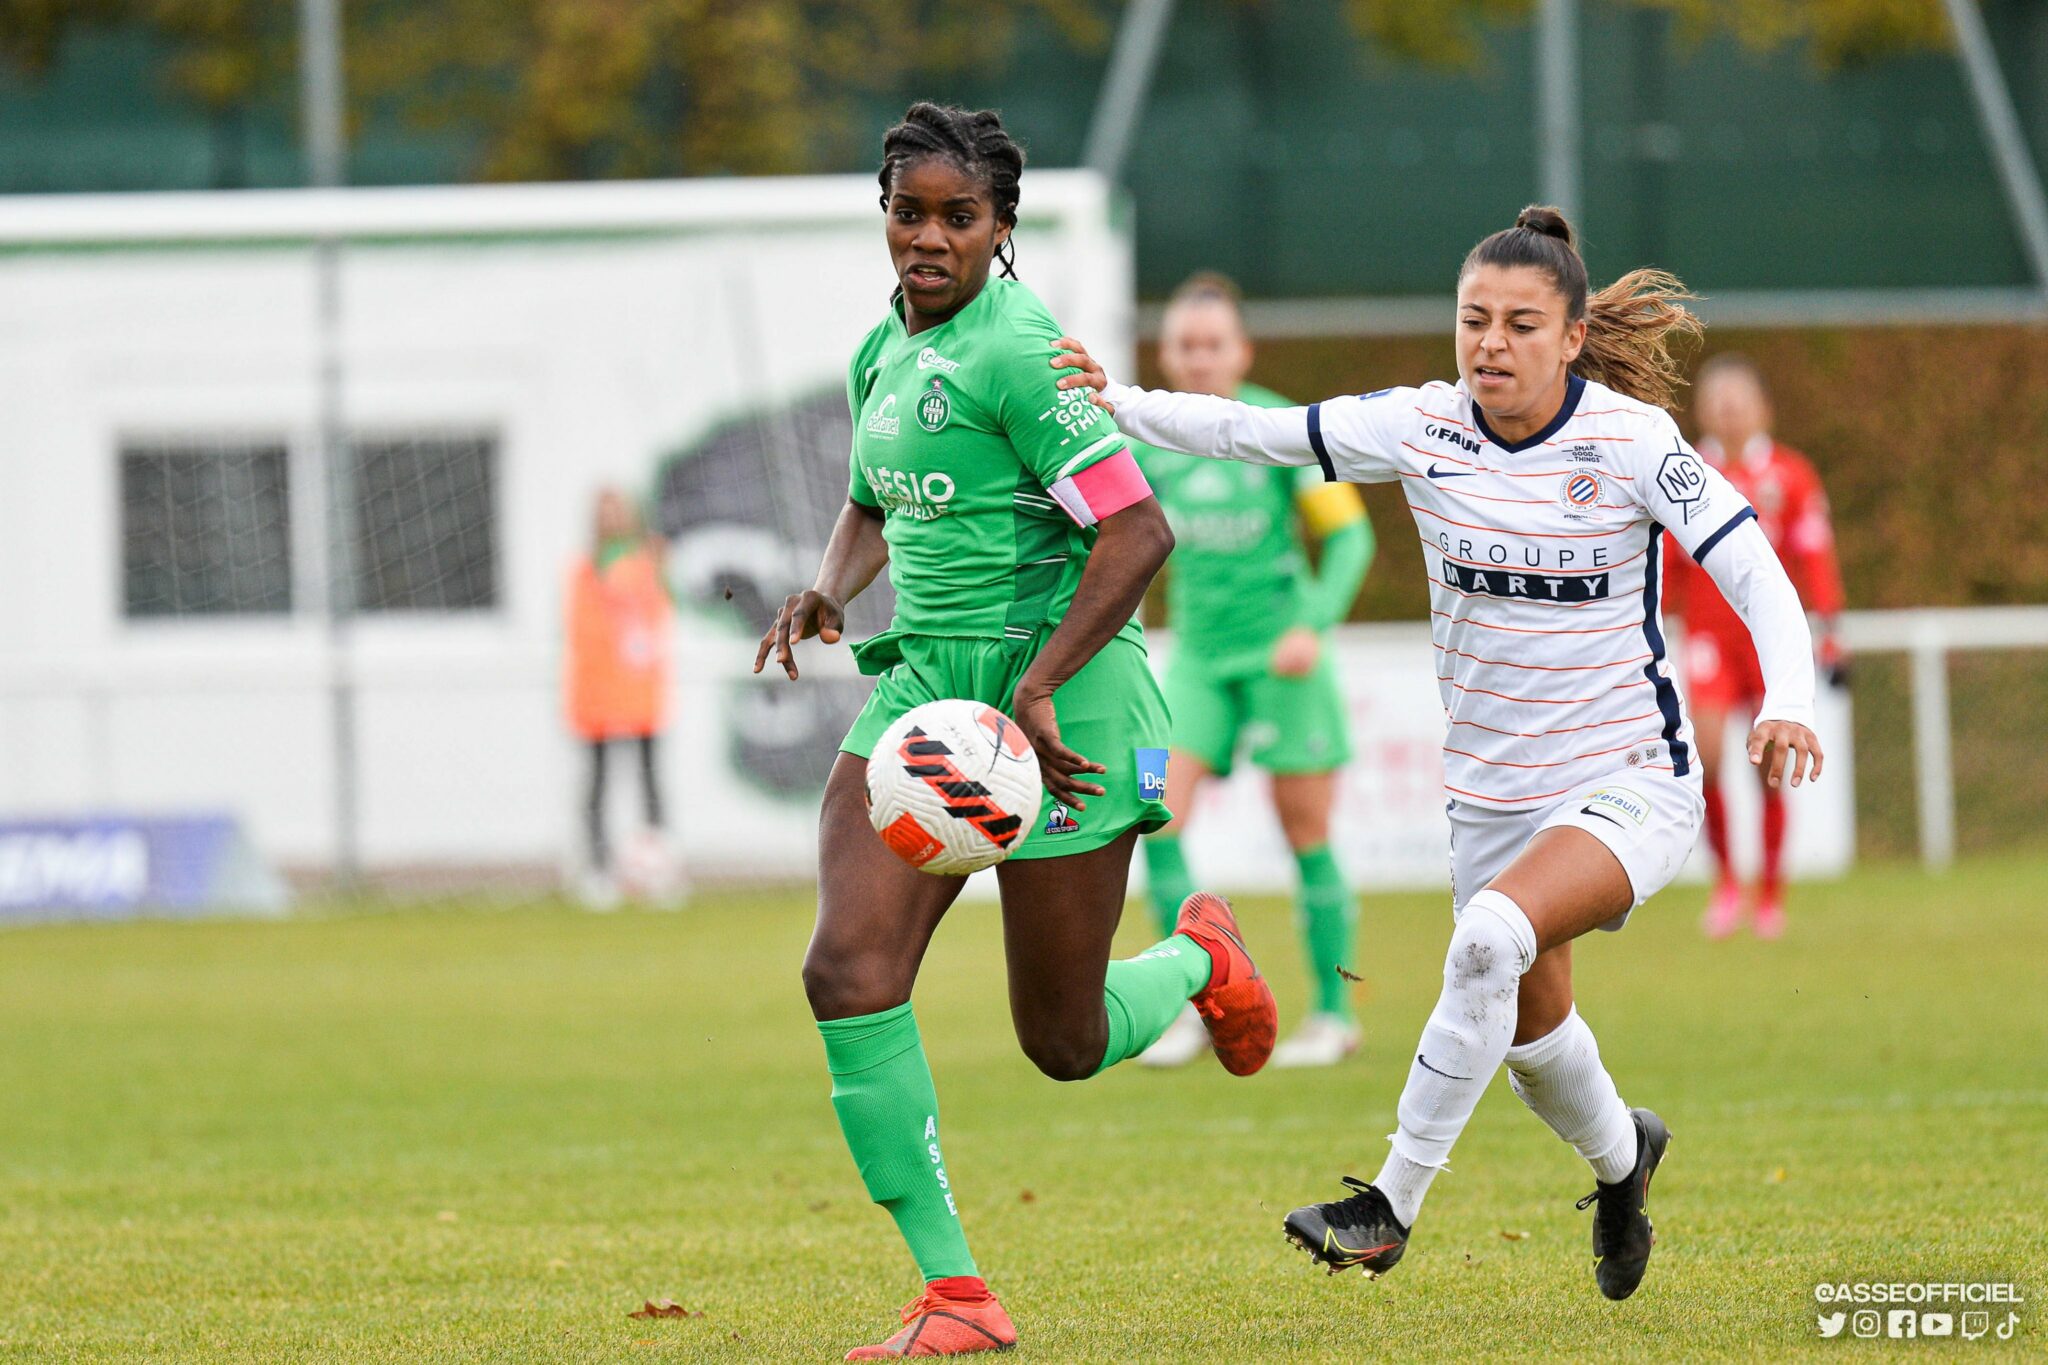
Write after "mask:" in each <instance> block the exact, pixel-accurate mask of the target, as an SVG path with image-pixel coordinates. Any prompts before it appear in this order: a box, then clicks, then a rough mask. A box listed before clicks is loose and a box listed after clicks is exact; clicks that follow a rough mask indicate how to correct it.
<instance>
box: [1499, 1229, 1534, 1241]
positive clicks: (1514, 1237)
mask: <svg viewBox="0 0 2048 1365" xmlns="http://www.w3.org/2000/svg"><path fill="white" fill-rule="evenodd" d="M1500 1235H1501V1237H1502V1239H1503V1240H1505V1241H1509V1242H1526V1241H1528V1240H1529V1234H1528V1233H1526V1232H1523V1231H1521V1230H1520V1229H1518V1228H1502V1229H1501V1230H1500Z"/></svg>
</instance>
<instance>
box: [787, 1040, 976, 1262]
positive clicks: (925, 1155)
mask: <svg viewBox="0 0 2048 1365" xmlns="http://www.w3.org/2000/svg"><path fill="white" fill-rule="evenodd" d="M818 1032H819V1033H820V1034H822V1035H823V1036H824V1039H825V1065H826V1067H827V1069H829V1070H830V1071H831V1073H832V1107H833V1108H834V1109H835V1110H837V1111H838V1113H839V1129H840V1131H841V1132H843V1133H845V1134H846V1145H847V1147H848V1149H850V1150H851V1151H852V1152H853V1161H854V1164H855V1165H856V1166H858V1167H860V1178H861V1180H862V1182H863V1183H865V1184H866V1185H867V1187H868V1197H869V1198H870V1199H872V1200H874V1201H875V1202H876V1203H877V1204H880V1205H881V1206H882V1207H883V1208H885V1209H887V1210H888V1211H889V1216H890V1217H891V1218H894V1219H895V1220H896V1230H897V1231H898V1232H900V1233H902V1234H903V1240H904V1241H905V1242H908V1243H909V1244H910V1254H911V1255H912V1256H915V1257H916V1258H917V1268H918V1269H919V1270H921V1271H923V1272H924V1277H925V1279H927V1280H936V1279H939V1278H941V1277H942V1276H946V1275H979V1274H980V1273H981V1272H980V1271H979V1270H976V1269H975V1267H974V1256H973V1255H972V1253H970V1252H969V1251H968V1250H967V1234H966V1233H964V1232H962V1231H961V1230H960V1215H959V1212H958V1211H957V1210H956V1209H955V1208H954V1207H953V1191H952V1187H951V1186H950V1185H949V1184H948V1183H947V1181H946V1166H945V1162H944V1160H943V1159H942V1158H941V1157H940V1155H939V1096H938V1092H937V1091H936V1090H934V1089H933V1088H932V1069H931V1065H930V1063H928V1062H926V1061H925V1057H924V1043H923V1042H922V1041H921V1040H920V1039H919V1038H918V1035H917V1017H916V1016H915V1015H913V1014H912V1013H911V1012H910V1003H909V1002H908V1001H905V1002H904V1003H903V1004H901V1005H898V1006H897V1007H896V1008H895V1009H893V1010H883V1011H882V1012H881V1013H880V1014H862V1015H857V1016H855V1017H854V1018H851V1019H821V1020H819V1021H818Z"/></svg>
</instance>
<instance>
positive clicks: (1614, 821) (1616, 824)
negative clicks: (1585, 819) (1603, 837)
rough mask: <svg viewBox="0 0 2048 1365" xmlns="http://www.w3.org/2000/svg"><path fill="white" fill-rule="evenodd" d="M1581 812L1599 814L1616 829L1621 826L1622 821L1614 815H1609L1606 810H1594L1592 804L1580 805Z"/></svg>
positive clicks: (1583, 813) (1582, 813)
mask: <svg viewBox="0 0 2048 1365" xmlns="http://www.w3.org/2000/svg"><path fill="white" fill-rule="evenodd" d="M1579 814H1581V815H1594V816H1598V817H1599V818H1600V819H1602V820H1605V821H1606V822H1607V823H1608V824H1610V825H1613V826H1614V827H1615V828H1616V829H1619V828H1621V821H1619V820H1617V819H1615V818H1614V817H1613V816H1611V815H1609V814H1608V813H1607V812H1606V811H1604V810H1594V809H1593V808H1592V807H1591V806H1580V807H1579Z"/></svg>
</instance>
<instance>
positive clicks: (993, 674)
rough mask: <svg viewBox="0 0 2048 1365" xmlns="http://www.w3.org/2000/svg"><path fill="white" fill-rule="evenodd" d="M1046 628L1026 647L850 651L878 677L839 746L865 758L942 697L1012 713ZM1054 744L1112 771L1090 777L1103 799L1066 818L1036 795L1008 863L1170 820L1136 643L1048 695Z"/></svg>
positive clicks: (1151, 688) (981, 644) (1104, 655)
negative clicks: (887, 733)
mask: <svg viewBox="0 0 2048 1365" xmlns="http://www.w3.org/2000/svg"><path fill="white" fill-rule="evenodd" d="M1051 633H1052V627H1051V626H1043V627H1040V629H1039V632H1038V634H1037V635H1035V636H1033V637H1032V638H1031V639H1029V640H1025V641H1019V642H1016V643H1006V642H1005V641H1002V640H984V639H954V638H951V637H948V636H939V635H898V634H894V633H890V634H884V635H878V636H876V637H875V638H874V639H872V640H868V641H866V642H864V643H863V644H861V645H860V646H859V647H857V648H856V649H855V650H854V655H855V657H856V658H858V659H859V661H860V667H861V671H862V672H863V673H879V674H880V677H879V678H878V679H877V681H876V683H875V690H874V692H873V693H872V694H871V695H870V696H869V697H868V703H867V705H866V706H863V707H862V708H861V712H860V715H859V716H857V717H855V718H854V722H853V728H852V729H850V730H848V731H847V732H846V738H845V740H843V741H842V742H841V743H840V745H839V747H840V749H841V750H843V751H844V752H846V753H849V754H856V755H858V756H859V757H861V758H866V757H867V756H868V755H869V754H871V753H873V752H874V748H875V743H876V741H878V740H880V739H881V737H882V732H883V731H884V730H886V729H888V728H889V726H890V725H891V724H892V723H894V722H895V720H896V718H897V717H898V716H900V715H902V714H903V713H904V712H905V711H908V710H909V709H910V708H911V707H913V706H917V705H919V704H921V703H923V702H928V701H936V700H938V699H939V698H941V697H967V698H970V699H971V700H974V701H979V702H986V703H987V704H988V705H990V706H994V707H996V708H998V709H1000V710H1002V711H1005V712H1007V711H1008V710H1009V709H1010V697H1011V693H1013V692H1015V691H1016V690H1017V680H1018V679H1019V678H1021V677H1023V676H1024V670H1025V669H1026V668H1027V667H1029V666H1030V663H1031V660H1032V659H1033V658H1035V657H1036V656H1037V654H1038V650H1039V648H1040V646H1042V645H1043V644H1044V643H1045V639H1046V636H1048V635H1050V634H1051ZM1052 706H1053V713H1054V714H1055V715H1056V716H1057V717H1058V718H1059V723H1060V738H1061V739H1063V740H1065V741H1066V744H1067V747H1068V748H1070V749H1072V750H1073V751H1074V752H1075V753H1078V754H1080V755H1082V756H1083V757H1084V758H1090V759H1093V760H1094V761H1095V762H1097V763H1100V764H1102V765H1103V766H1104V767H1105V768H1107V769H1109V771H1108V772H1106V773H1099V774H1093V775H1091V780H1092V781H1094V783H1095V784H1096V785H1097V786H1100V787H1102V788H1103V789H1104V791H1105V793H1106V794H1105V795H1102V796H1091V797H1089V798H1088V802H1087V805H1088V809H1086V810H1080V811H1077V810H1071V809H1069V808H1068V807H1066V806H1065V805H1062V804H1061V803H1060V802H1058V801H1055V800H1053V798H1052V795H1051V794H1050V793H1047V792H1041V793H1040V798H1041V799H1040V803H1039V809H1038V819H1037V821H1036V822H1035V823H1034V824H1032V825H1031V826H1029V829H1030V832H1029V833H1028V834H1027V835H1026V836H1025V838H1024V842H1023V843H1022V844H1021V845H1020V846H1019V847H1018V849H1017V851H1016V852H1014V853H1012V854H1011V855H1010V856H1011V857H1012V858H1064V857H1067V856H1069V855H1071V854H1075V853H1087V852H1090V851H1091V850H1094V849H1098V848H1101V847H1102V846H1104V845H1105V844H1109V843H1113V842H1115V840H1116V839H1118V838H1119V837H1120V836H1122V835H1123V833H1124V832H1125V831H1126V830H1130V829H1133V828H1135V829H1136V830H1138V831H1139V832H1140V833H1141V834H1150V833H1151V832H1152V831H1153V830H1155V829H1160V828H1162V827H1164V826H1165V825H1166V824H1167V823H1168V822H1169V821H1171V820H1172V819H1173V812H1171V811H1169V810H1168V809H1167V808H1166V753H1167V732H1168V729H1169V728H1170V727H1169V726H1168V723H1167V718H1166V701H1165V699H1164V698H1163V697H1161V696H1160V694H1159V684H1158V682H1157V681H1156V680H1155V679H1154V678H1153V676H1152V666H1151V664H1150V663H1148V662H1147V660H1146V657H1145V646H1144V644H1143V643H1142V641H1141V640H1139V639H1134V638H1132V637H1130V636H1127V635H1119V636H1117V637H1116V638H1115V639H1113V640H1111V641H1110V642H1109V643H1108V644H1106V645H1104V646H1103V647H1102V649H1101V650H1100V652H1098V653H1097V654H1096V656H1095V657H1094V658H1092V659H1090V660H1089V661H1088V662H1087V664H1086V665H1084V666H1083V667H1082V669H1081V671H1080V672H1079V673H1076V674H1075V675H1074V676H1073V677H1071V678H1069V679H1068V680H1067V681H1066V682H1065V683H1063V684H1061V686H1060V689H1059V690H1058V691H1057V692H1054V693H1053V694H1052Z"/></svg>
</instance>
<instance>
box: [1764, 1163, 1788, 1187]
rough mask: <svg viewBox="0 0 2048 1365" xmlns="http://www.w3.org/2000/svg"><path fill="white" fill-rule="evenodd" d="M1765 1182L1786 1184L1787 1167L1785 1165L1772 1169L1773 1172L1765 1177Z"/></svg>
mask: <svg viewBox="0 0 2048 1365" xmlns="http://www.w3.org/2000/svg"><path fill="white" fill-rule="evenodd" d="M1764 1183H1765V1184H1767V1185H1782V1184H1784V1183H1785V1168H1784V1167H1783V1166H1780V1167H1778V1168H1777V1169H1776V1170H1774V1171H1772V1172H1771V1173H1770V1174H1769V1175H1767V1176H1765V1177H1764Z"/></svg>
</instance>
